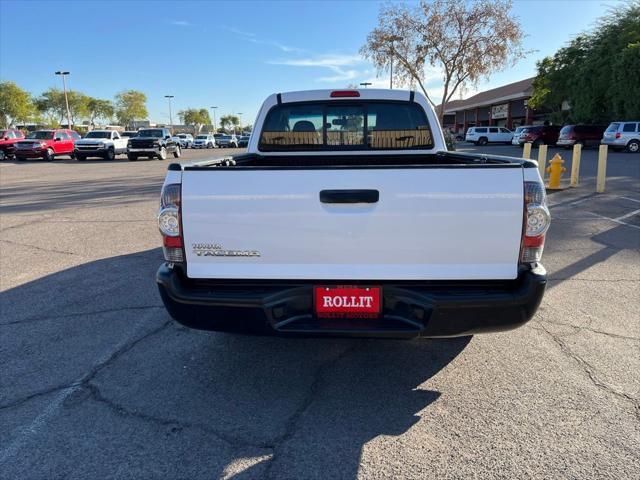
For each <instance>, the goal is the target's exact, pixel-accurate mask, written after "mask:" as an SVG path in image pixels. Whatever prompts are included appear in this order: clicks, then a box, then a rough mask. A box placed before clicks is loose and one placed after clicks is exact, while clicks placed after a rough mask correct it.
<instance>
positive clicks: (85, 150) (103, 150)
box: [75, 130, 129, 161]
mask: <svg viewBox="0 0 640 480" xmlns="http://www.w3.org/2000/svg"><path fill="white" fill-rule="evenodd" d="M128 140H129V139H128V138H122V137H120V134H119V133H118V132H116V131H115V130H91V131H90V132H88V133H87V134H86V135H85V136H84V137H83V138H81V139H80V140H76V142H75V154H76V160H79V161H83V160H86V159H87V158H88V157H102V158H104V159H105V160H115V158H116V155H119V154H121V153H127V142H128Z"/></svg>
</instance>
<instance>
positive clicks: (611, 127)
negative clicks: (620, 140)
mask: <svg viewBox="0 0 640 480" xmlns="http://www.w3.org/2000/svg"><path fill="white" fill-rule="evenodd" d="M619 126H620V124H619V123H612V124H611V125H609V126H608V127H607V132H617V131H618V127H619Z"/></svg>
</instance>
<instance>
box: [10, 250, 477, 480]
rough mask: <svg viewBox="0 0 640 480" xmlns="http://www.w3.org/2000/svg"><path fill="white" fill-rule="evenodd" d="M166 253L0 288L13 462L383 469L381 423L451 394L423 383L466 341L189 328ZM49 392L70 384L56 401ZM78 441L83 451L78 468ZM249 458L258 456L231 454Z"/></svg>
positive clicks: (205, 474)
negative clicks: (168, 276) (176, 313)
mask: <svg viewBox="0 0 640 480" xmlns="http://www.w3.org/2000/svg"><path fill="white" fill-rule="evenodd" d="M160 261H161V252H160V249H153V250H149V251H145V252H139V253H135V254H131V255H123V256H119V257H113V258H107V259H103V260H98V261H94V262H90V263H86V264H83V265H79V266H76V267H73V268H70V269H67V270H64V271H60V272H57V273H54V274H51V275H49V276H46V277H43V278H40V279H38V280H35V281H32V282H30V283H27V284H24V285H21V286H18V287H15V288H12V289H10V290H7V291H5V292H1V293H0V306H1V307H2V320H1V321H0V328H2V330H3V332H4V333H3V335H2V337H1V340H0V342H1V343H0V347H1V348H0V361H1V362H2V365H4V367H3V369H4V374H3V376H4V383H5V385H11V389H7V390H5V394H6V395H5V394H3V395H2V398H1V399H0V400H1V401H0V415H1V416H0V422H3V423H4V424H5V425H9V426H12V427H13V430H8V431H9V432H10V433H9V434H8V440H6V441H5V442H4V443H5V445H6V447H2V448H0V454H2V455H4V453H6V452H9V453H11V455H13V457H12V458H13V461H7V462H5V464H4V465H3V466H2V468H3V469H6V470H5V473H6V474H7V475H9V476H11V472H15V473H16V475H22V476H26V477H41V476H44V477H47V476H48V477H74V478H77V477H83V476H96V477H108V476H109V475H110V474H111V473H113V472H114V471H115V470H116V469H117V471H119V472H121V473H124V472H127V471H129V472H138V473H140V472H147V473H149V474H150V475H151V476H154V475H153V474H152V473H150V472H156V473H158V472H161V476H162V477H164V478H218V477H221V476H225V477H226V478H264V477H274V478H313V477H315V478H356V477H357V475H358V471H359V469H361V468H365V469H366V471H368V472H369V473H372V474H373V473H374V471H376V470H375V469H376V467H375V466H374V465H370V464H366V462H362V461H361V459H362V452H363V449H364V448H367V449H368V448H371V449H374V450H379V451H380V453H379V455H382V454H385V455H394V454H397V455H401V454H402V448H404V447H402V446H398V444H397V440H391V441H390V440H389V439H386V438H385V437H381V436H392V437H393V436H399V435H402V434H404V433H405V432H407V431H408V430H409V429H411V427H412V426H414V425H415V424H416V423H417V422H418V421H419V420H420V418H421V416H422V415H428V410H427V411H426V412H425V411H424V410H425V409H426V408H427V407H429V406H430V405H431V404H432V403H433V402H435V401H436V400H437V399H438V398H439V396H440V395H442V394H445V395H446V393H444V392H439V391H437V390H435V389H430V388H429V387H428V385H427V386H425V385H424V384H425V382H428V381H429V380H430V379H431V378H432V377H433V376H434V375H436V374H437V373H438V372H439V371H440V370H441V369H443V368H444V367H445V366H447V365H448V364H450V363H451V362H452V361H453V360H454V359H455V358H456V356H458V355H459V354H460V353H461V352H462V351H463V350H464V349H465V347H466V346H467V345H468V343H469V341H470V337H465V338H457V339H448V340H427V339H416V340H370V339H355V340H354V339H284V338H278V337H251V336H240V335H229V334H220V333H210V332H200V331H195V330H190V329H187V328H185V327H182V326H180V325H178V324H176V323H175V322H173V321H171V320H170V319H169V317H168V315H167V313H166V312H165V310H164V308H163V307H162V305H161V302H160V299H159V295H158V293H157V289H156V286H155V282H154V274H155V270H156V268H157V266H158V264H159V263H160ZM33 372H37V374H34V373H33ZM52 395H57V396H60V395H62V397H61V399H60V401H59V402H58V403H57V404H56V403H55V401H54V400H55V398H58V397H54V400H52V399H51V396H52ZM52 405H54V406H52ZM43 411H45V412H47V416H46V417H43V414H42V413H41V412H43ZM43 418H44V420H43ZM2 419H4V420H2ZM36 419H37V421H36ZM9 420H10V421H9ZM5 421H6V423H5ZM25 432H26V433H25ZM5 433H6V432H5ZM6 438H7V437H6ZM114 438H118V439H121V440H118V441H113V439H114ZM374 439H375V442H371V441H372V440H374ZM132 445H135V448H132ZM419 447H420V446H418V447H417V448H419ZM396 448H397V449H399V450H398V451H397V452H396V451H394V449H396ZM420 448H421V447H420ZM11 449H13V450H11ZM3 450H5V452H3ZM69 451H73V452H74V453H73V457H74V458H76V459H79V460H76V461H75V462H74V463H73V471H69V468H71V467H69V463H68V460H67V458H66V457H67V454H66V453H65V452H69ZM12 452H13V453H12ZM16 452H17V453H16ZM97 453H99V454H97ZM2 455H0V457H1V456H2ZM377 455H378V454H376V456H377ZM5 457H9V455H8V454H7V455H5ZM247 458H256V459H258V460H256V461H255V462H253V463H251V462H249V464H247V465H246V466H242V467H237V465H238V462H239V461H240V463H241V464H242V459H247ZM234 465H235V467H234ZM378 473H380V472H378ZM386 473H387V474H389V475H392V474H391V472H386ZM132 475H133V476H135V475H136V474H134V473H132ZM383 476H387V475H383Z"/></svg>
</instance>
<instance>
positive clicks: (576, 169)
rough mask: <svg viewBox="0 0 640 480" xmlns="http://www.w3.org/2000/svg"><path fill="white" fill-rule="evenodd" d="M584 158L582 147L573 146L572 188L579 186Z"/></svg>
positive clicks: (577, 144)
mask: <svg viewBox="0 0 640 480" xmlns="http://www.w3.org/2000/svg"><path fill="white" fill-rule="evenodd" d="M581 156H582V145H580V144H579V143H576V144H575V145H574V146H573V157H572V158H571V183H570V185H571V186H572V187H577V186H578V180H579V178H580V157H581Z"/></svg>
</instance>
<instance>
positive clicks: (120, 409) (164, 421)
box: [84, 382, 273, 450]
mask: <svg viewBox="0 0 640 480" xmlns="http://www.w3.org/2000/svg"><path fill="white" fill-rule="evenodd" d="M84 387H85V388H87V389H88V390H89V393H90V395H91V397H90V398H92V399H93V400H94V401H96V402H98V403H101V404H102V405H104V406H106V407H107V408H109V409H110V410H112V411H113V412H115V413H116V414H117V415H119V416H124V417H133V418H137V419H140V420H143V421H146V422H150V423H154V424H157V425H160V426H163V427H177V428H180V429H186V428H191V429H199V430H201V431H203V432H205V433H208V434H211V435H213V436H214V437H216V438H217V439H218V440H221V441H223V442H225V443H227V444H228V445H230V446H231V447H234V448H241V447H254V448H260V449H265V450H273V445H271V443H269V442H254V441H252V440H250V439H247V438H243V437H237V436H233V435H228V434H225V433H222V432H219V431H218V430H216V429H213V428H211V427H209V426H206V425H202V424H199V423H191V422H185V421H182V420H177V419H173V418H162V417H158V416H155V415H149V414H146V413H142V412H139V411H136V410H131V409H129V408H127V407H125V406H124V405H121V404H119V403H117V402H115V401H114V400H111V399H109V398H107V397H105V396H104V395H103V394H102V392H101V391H100V388H99V387H98V386H97V385H96V384H95V383H93V382H88V383H86V384H85V385H84Z"/></svg>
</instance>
